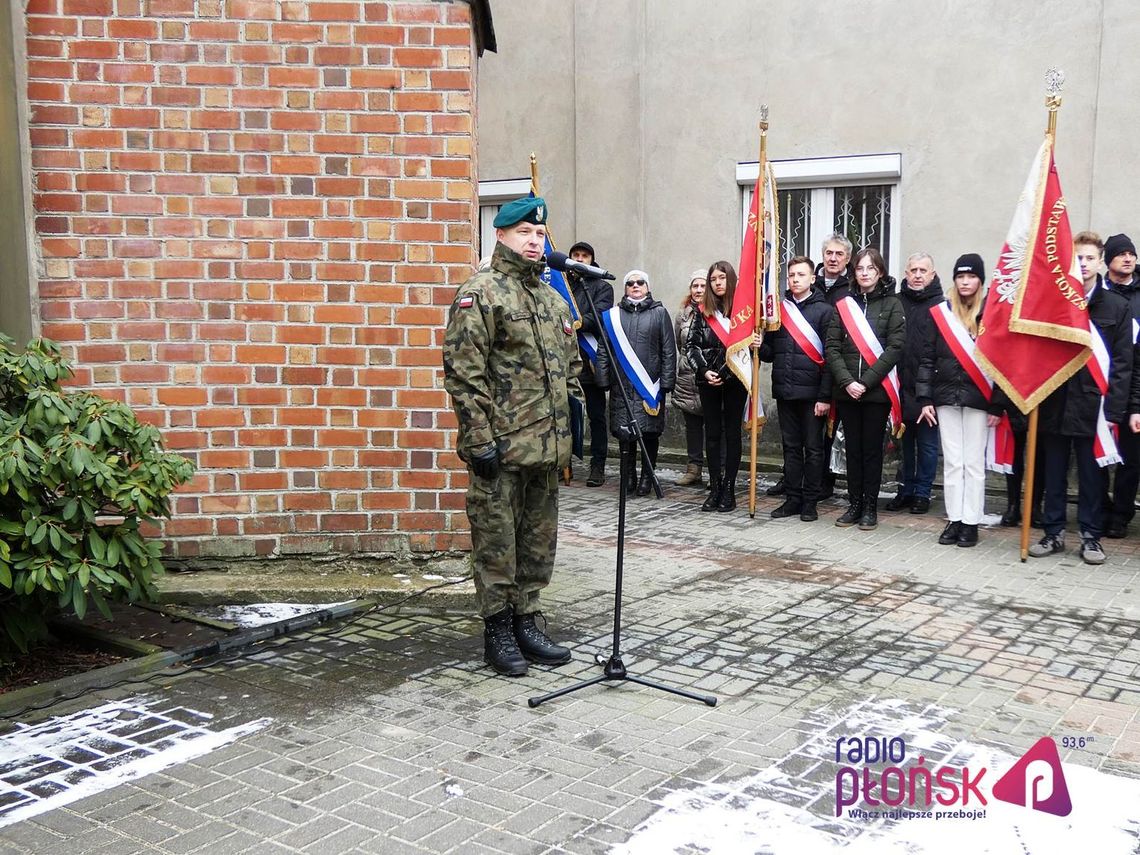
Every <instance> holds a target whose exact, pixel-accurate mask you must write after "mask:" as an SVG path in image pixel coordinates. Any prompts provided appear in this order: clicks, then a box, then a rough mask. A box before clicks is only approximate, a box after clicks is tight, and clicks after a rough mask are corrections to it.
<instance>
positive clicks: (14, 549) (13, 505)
mask: <svg viewBox="0 0 1140 855" xmlns="http://www.w3.org/2000/svg"><path fill="white" fill-rule="evenodd" d="M71 373H72V372H71V369H70V367H69V366H68V364H67V362H66V361H65V360H64V359H63V357H62V356H61V355H60V352H59V348H58V347H57V346H56V345H55V344H54V343H53V342H51V341H48V340H46V339H36V340H34V341H32V342H30V343H29V344H28V346H27V348H26V349H25V350H24V351H23V352H20V351H18V350H17V349H16V348H15V347H14V342H13V341H12V339H10V338H8V337H6V336H3V335H0V659H5V658H9V657H10V656H11V655H12V654H13V653H14V651H15V649H19V650H22V651H26V650H27V645H28V643H29V642H30V641H32V640H33V639H35V638H37V637H39V636H41V635H42V634H43V633H44V631H45V627H46V620H47V618H48V617H50V616H51V615H52V613H53V612H55V611H56V610H68V611H74V612H75V614H76V615H78V616H79V617H80V618H81V619H82V618H83V616H84V614H85V613H86V611H87V605H88V599H89V598H90V600H91V602H93V603H94V604H95V606H96V607H97V608H98V609H99V610H100V611H101V612H102V613H103V614H104V615H107V616H110V611H109V609H108V607H107V601H108V600H130V601H132V602H133V601H136V600H151V599H154V593H155V591H154V585H153V580H154V577H155V576H156V575H158V574H160V573H161V572H162V563H161V562H160V561H159V558H158V556H159V545H158V543H156V542H155V541H148V540H146V539H145V538H144V537H143V535H142V533H141V532H140V531H139V525H140V524H141V523H153V522H155V521H157V519H158V518H159V517H169V516H170V504H169V500H168V497H169V495H170V493H171V492H172V491H173V490H174V489H175V488H176V487H177V486H178V485H179V484H182V483H184V482H186V481H188V480H189V479H190V477H191V475H192V474H193V471H194V469H193V466H192V464H191V463H190V461H188V460H187V459H186V458H184V457H180V456H179V455H177V454H169V453H167V452H165V451H164V450H163V446H162V438H161V436H160V435H159V432H158V430H157V429H156V428H154V427H153V426H151V425H144V424H140V423H139V421H138V419H136V418H135V414H134V413H133V412H132V411H131V409H130V407H128V406H126V405H125V404H121V403H119V402H117V401H110V400H108V399H106V398H101V397H99V396H98V395H94V394H92V393H90V392H85V391H82V390H79V389H63V388H61V387H60V382H61V381H63V380H66V379H67V378H68V377H70V376H71Z"/></svg>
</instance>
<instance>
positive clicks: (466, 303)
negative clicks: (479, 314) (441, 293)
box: [456, 294, 475, 309]
mask: <svg viewBox="0 0 1140 855" xmlns="http://www.w3.org/2000/svg"><path fill="white" fill-rule="evenodd" d="M456 305H457V306H459V308H461V309H470V308H471V307H472V306H474V305H475V297H474V296H472V295H471V294H464V295H463V296H462V297H460V298H459V302H458V303H457V304H456Z"/></svg>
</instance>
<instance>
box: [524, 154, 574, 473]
mask: <svg viewBox="0 0 1140 855" xmlns="http://www.w3.org/2000/svg"><path fill="white" fill-rule="evenodd" d="M530 189H531V191H532V192H533V193H534V195H535V196H541V195H542V193H541V191H540V188H539V184H538V157H537V156H536V155H535V153H534V152H533V151H532V152H531V153H530ZM551 243H552V244H553V241H552V242H551ZM573 478H574V468H573V466H572V465H571V466H566V467H565V468H563V470H562V481H563V483H565V484H569V483H570V482H571V480H573Z"/></svg>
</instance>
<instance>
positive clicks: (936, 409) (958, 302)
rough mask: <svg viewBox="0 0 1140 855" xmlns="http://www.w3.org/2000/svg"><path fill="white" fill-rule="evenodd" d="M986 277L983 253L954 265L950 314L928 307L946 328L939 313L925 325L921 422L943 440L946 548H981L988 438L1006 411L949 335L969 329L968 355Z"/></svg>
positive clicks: (919, 380)
mask: <svg viewBox="0 0 1140 855" xmlns="http://www.w3.org/2000/svg"><path fill="white" fill-rule="evenodd" d="M985 275H986V272H985V263H984V262H983V261H982V257H981V256H980V255H978V254H977V253H968V254H966V255H963V256H962V257H961V258H959V259H958V260H957V261H956V262H955V263H954V287H953V288H952V289H951V291H950V299H949V300H947V301H946V306H948V307H949V312H943V307H942V305H938V306H935V307H934V308H933V309H928V310H927V311H928V312H939V313H941V319H942V323H943V324H945V325H946V327H947V329H946V331H943V329H942V327H941V325H940V324H938V323H935V322H934V320H933V317H930V318H927V319H925V321H924V325H923V326H922V329H923V331H924V334H923V341H922V351H921V354H920V356H919V364H918V370H917V372H916V377H915V395H916V398H917V406H918V407H919V408H921V410H920V413H919V416H918V420H919V421H920V422H922V423H924V424H927V425H930V426H935V425H937V426H938V428H939V436H940V438H941V441H942V462H943V475H942V481H943V485H944V486H943V490H944V493H945V497H946V516H947V517H948V518H949V522H948V523H947V524H946V528H945V529H943V531H942V534H941V535H940V536H939V538H938V542H939V543H941V544H943V545H946V546H948V545H950V544H955V543H956V544H957V545H958V546H975V545H976V544H977V542H978V525H979V524H980V523H981V521H982V514H983V512H984V510H985V500H986V440H987V439H988V436H989V430H990V428H991V427H994V426H996V425H997V423H998V421H999V420H1000V417H1001V412H1002V409H1003V408H1002V404H1001V401H1000V399H999V400H998V401H994V395H993V390H990V394H989V397H988V398H987V396H986V394H985V393H984V392H983V391H982V388H981V387H979V385H978V383H977V382H976V381H975V380H974V379H973V377H971V375H970V372H969V371H967V365H966V363H964V362H963V361H962V360H961V359H960V358H959V356H958V354H957V353H955V350H954V348H952V347H951V346H950V342H949V341H948V340H947V333H949V334H950V335H953V334H954V333H955V332H957V333H960V334H961V333H964V334H965V335H964V338H967V340H965V341H961V340H959V339H957V338H954V339H953V340H954V341H956V342H958V343H959V344H958V346H959V347H960V348H961V349H962V351H963V356H964V357H966V358H967V359H968V349H969V345H970V343H971V342H972V341H974V340H975V339H977V337H978V324H979V323H980V321H981V318H982V310H983V308H984V307H985V295H984V293H983V292H982V283H983V282H984V281H985ZM908 325H909V324H908ZM978 370H979V371H980V369H978Z"/></svg>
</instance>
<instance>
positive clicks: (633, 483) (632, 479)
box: [625, 460, 637, 496]
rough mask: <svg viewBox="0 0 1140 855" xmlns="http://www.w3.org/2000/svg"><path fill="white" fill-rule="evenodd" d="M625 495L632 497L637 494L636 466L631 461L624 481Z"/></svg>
mask: <svg viewBox="0 0 1140 855" xmlns="http://www.w3.org/2000/svg"><path fill="white" fill-rule="evenodd" d="M625 494H626V495H627V496H634V495H636V494H637V464H636V463H634V462H633V461H632V460H631V461H630V463H629V473H628V474H627V475H626V479H625Z"/></svg>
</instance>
